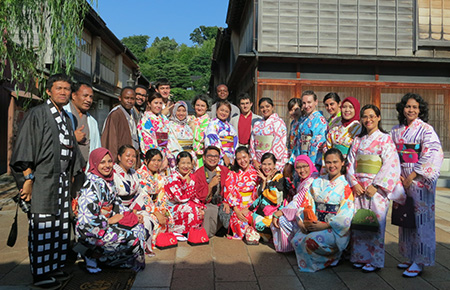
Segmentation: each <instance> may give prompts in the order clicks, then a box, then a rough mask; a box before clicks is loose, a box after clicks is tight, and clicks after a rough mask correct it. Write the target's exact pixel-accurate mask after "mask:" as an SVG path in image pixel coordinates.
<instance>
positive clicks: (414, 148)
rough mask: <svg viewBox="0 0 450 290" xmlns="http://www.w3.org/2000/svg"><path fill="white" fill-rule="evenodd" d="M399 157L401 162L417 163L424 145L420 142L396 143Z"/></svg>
mask: <svg viewBox="0 0 450 290" xmlns="http://www.w3.org/2000/svg"><path fill="white" fill-rule="evenodd" d="M395 146H396V147H397V152H398V157H399V158H400V162H401V163H417V162H419V156H420V153H422V146H420V144H403V143H400V144H396V145H395Z"/></svg>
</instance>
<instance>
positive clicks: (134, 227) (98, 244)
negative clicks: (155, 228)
mask: <svg viewBox="0 0 450 290" xmlns="http://www.w3.org/2000/svg"><path fill="white" fill-rule="evenodd" d="M113 180H114V173H113V160H112V154H111V152H109V151H108V150H107V149H105V148H97V149H95V150H94V151H92V152H91V154H90V156H89V172H88V173H87V181H86V182H85V184H84V185H83V188H82V189H81V192H80V196H79V197H78V219H77V224H76V234H77V237H78V241H79V242H80V243H81V244H82V245H84V246H86V247H87V248H89V249H92V250H93V252H94V254H95V255H93V256H91V257H87V256H85V257H84V259H85V261H86V269H87V270H88V271H89V272H90V273H98V272H100V271H101V268H99V264H100V265H107V266H129V267H132V268H133V269H134V270H136V271H139V270H141V269H144V267H145V256H144V248H143V246H144V245H143V241H144V238H145V233H144V227H143V225H142V224H141V223H138V222H137V221H138V219H139V220H141V221H142V217H136V215H134V214H133V213H130V212H129V211H128V209H127V208H126V207H125V206H123V204H122V201H121V199H120V198H119V197H118V195H117V192H116V191H115V187H114V182H113ZM94 256H95V258H94Z"/></svg>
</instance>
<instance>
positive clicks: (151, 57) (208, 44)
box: [122, 26, 217, 100]
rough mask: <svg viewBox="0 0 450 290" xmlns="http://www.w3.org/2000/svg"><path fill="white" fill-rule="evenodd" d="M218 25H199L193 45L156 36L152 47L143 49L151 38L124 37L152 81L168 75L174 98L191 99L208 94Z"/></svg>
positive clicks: (193, 38) (144, 73) (142, 70)
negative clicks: (201, 94)
mask: <svg viewBox="0 0 450 290" xmlns="http://www.w3.org/2000/svg"><path fill="white" fill-rule="evenodd" d="M216 34H217V27H216V26H200V27H198V28H196V29H195V30H194V31H193V32H192V33H191V34H190V39H191V40H192V41H193V42H194V43H196V44H195V45H194V46H187V45H186V44H178V43H177V42H176V41H175V39H171V38H169V37H167V36H165V37H161V38H159V37H155V39H154V40H153V42H152V44H151V45H150V47H148V48H146V49H145V52H144V53H143V55H144V56H142V57H140V55H141V54H142V49H144V48H145V46H144V45H143V44H144V41H143V40H146V42H145V43H147V42H148V39H149V38H150V37H149V36H147V35H133V36H129V37H125V38H124V39H122V41H123V42H124V44H125V45H126V46H127V47H128V48H129V49H130V50H131V52H133V54H135V55H136V57H138V59H139V66H140V69H141V72H142V74H143V75H144V76H146V77H147V78H148V79H149V80H150V81H151V82H152V81H155V80H157V79H158V78H163V77H164V78H168V79H169V80H170V82H171V84H172V88H173V89H172V94H173V95H174V99H175V100H189V99H191V98H192V97H193V96H195V95H196V94H199V93H206V92H207V91H208V87H209V78H210V76H211V57H212V53H213V50H214V45H215V42H216V39H215V38H216Z"/></svg>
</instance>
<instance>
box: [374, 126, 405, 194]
mask: <svg viewBox="0 0 450 290" xmlns="http://www.w3.org/2000/svg"><path fill="white" fill-rule="evenodd" d="M383 139H384V140H383V141H382V142H381V146H382V150H381V160H382V161H383V164H382V166H381V169H380V171H378V173H377V174H376V176H375V178H374V179H373V182H372V184H374V185H377V186H378V187H381V188H382V189H383V191H385V192H386V194H390V193H392V192H393V191H394V188H395V186H396V185H397V182H398V181H399V180H400V160H399V158H398V154H397V149H396V148H395V144H394V142H393V141H392V139H391V136H389V135H384V136H383Z"/></svg>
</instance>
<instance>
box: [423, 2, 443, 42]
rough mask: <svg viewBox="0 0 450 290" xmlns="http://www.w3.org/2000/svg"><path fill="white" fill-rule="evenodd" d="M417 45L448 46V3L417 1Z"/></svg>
mask: <svg viewBox="0 0 450 290" xmlns="http://www.w3.org/2000/svg"><path fill="white" fill-rule="evenodd" d="M417 16H418V21H417V23H418V40H419V45H432V46H439V45H445V46H447V45H449V46H450V1H448V0H418V1H417Z"/></svg>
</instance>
